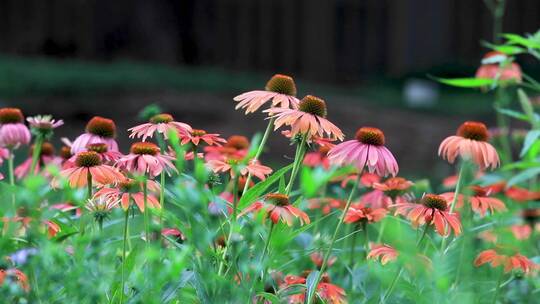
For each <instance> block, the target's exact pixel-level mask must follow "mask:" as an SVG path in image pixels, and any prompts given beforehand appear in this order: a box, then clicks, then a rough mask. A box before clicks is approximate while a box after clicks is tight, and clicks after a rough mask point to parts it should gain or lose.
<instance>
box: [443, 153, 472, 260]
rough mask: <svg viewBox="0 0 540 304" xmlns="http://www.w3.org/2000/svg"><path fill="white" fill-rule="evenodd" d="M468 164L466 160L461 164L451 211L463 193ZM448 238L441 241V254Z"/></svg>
mask: <svg viewBox="0 0 540 304" xmlns="http://www.w3.org/2000/svg"><path fill="white" fill-rule="evenodd" d="M466 165H467V163H466V161H462V162H461V166H460V168H459V173H458V180H457V182H456V189H455V191H454V198H453V199H452V204H451V205H450V211H449V213H452V212H454V209H455V208H456V204H457V202H458V198H459V194H460V193H461V188H462V187H463V176H464V175H465V167H466ZM446 239H447V238H443V240H442V242H441V254H444V250H445V249H446Z"/></svg>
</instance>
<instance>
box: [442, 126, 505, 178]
mask: <svg viewBox="0 0 540 304" xmlns="http://www.w3.org/2000/svg"><path fill="white" fill-rule="evenodd" d="M488 137H489V134H488V131H487V128H486V125H484V124H483V123H481V122H476V121H466V122H464V123H463V124H462V125H461V126H460V127H459V129H458V130H457V134H456V135H453V136H449V137H447V138H445V139H444V140H443V141H442V142H441V145H440V146H439V156H441V157H442V158H443V159H446V160H448V162H449V163H451V164H452V163H454V161H455V160H456V158H457V157H458V156H460V157H461V158H463V159H471V160H472V161H474V163H475V164H476V165H478V167H479V168H480V169H481V170H485V169H488V168H490V167H491V169H495V168H496V167H497V166H499V163H500V161H499V154H497V150H495V148H494V147H493V146H492V145H491V144H490V143H489V142H487V140H488Z"/></svg>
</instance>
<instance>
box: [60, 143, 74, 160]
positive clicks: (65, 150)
mask: <svg viewBox="0 0 540 304" xmlns="http://www.w3.org/2000/svg"><path fill="white" fill-rule="evenodd" d="M60 156H61V157H62V158H63V159H68V158H71V156H72V154H71V147H68V146H63V147H62V148H61V149H60Z"/></svg>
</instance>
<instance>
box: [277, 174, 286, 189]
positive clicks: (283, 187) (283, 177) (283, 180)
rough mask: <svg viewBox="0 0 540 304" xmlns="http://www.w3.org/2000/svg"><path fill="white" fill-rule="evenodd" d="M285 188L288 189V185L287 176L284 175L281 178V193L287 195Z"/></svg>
mask: <svg viewBox="0 0 540 304" xmlns="http://www.w3.org/2000/svg"><path fill="white" fill-rule="evenodd" d="M285 188H287V185H286V184H285V175H282V176H281V177H280V178H279V190H278V192H279V193H285Z"/></svg>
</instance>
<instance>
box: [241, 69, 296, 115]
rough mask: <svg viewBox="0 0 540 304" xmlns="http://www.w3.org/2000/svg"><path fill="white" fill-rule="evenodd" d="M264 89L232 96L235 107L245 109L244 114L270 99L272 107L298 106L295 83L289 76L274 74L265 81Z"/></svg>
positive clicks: (294, 107) (255, 109)
mask: <svg viewBox="0 0 540 304" xmlns="http://www.w3.org/2000/svg"><path fill="white" fill-rule="evenodd" d="M264 89H265V90H264V91H262V90H256V91H250V92H246V93H243V94H240V95H238V96H236V97H234V101H238V104H237V105H236V107H235V109H237V110H238V109H246V114H249V113H253V112H255V111H257V110H258V109H259V108H260V107H261V106H263V105H264V104H265V103H267V102H269V101H272V107H281V108H285V109H288V108H293V109H296V108H297V107H298V103H299V101H298V99H297V98H296V97H295V96H296V85H295V83H294V80H293V79H292V77H290V76H286V75H281V74H276V75H274V76H273V77H272V78H270V80H269V81H268V82H267V83H266V87H265V88H264Z"/></svg>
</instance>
